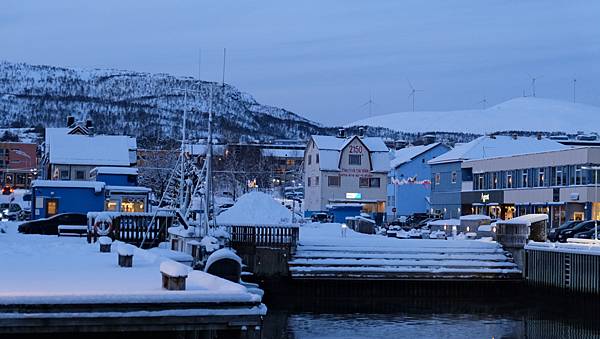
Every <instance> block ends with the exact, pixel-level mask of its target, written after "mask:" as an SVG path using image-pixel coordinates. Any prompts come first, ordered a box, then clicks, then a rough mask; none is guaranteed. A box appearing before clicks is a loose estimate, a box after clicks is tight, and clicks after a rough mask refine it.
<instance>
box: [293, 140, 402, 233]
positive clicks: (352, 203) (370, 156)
mask: <svg viewBox="0 0 600 339" xmlns="http://www.w3.org/2000/svg"><path fill="white" fill-rule="evenodd" d="M344 134H345V132H344ZM344 134H341V135H340V136H339V137H333V136H322V135H313V136H312V137H311V138H310V140H309V141H308V144H307V146H306V150H305V152H304V187H305V193H304V194H305V199H304V204H305V206H304V207H305V215H306V216H310V215H312V214H313V213H316V212H323V211H329V212H332V213H333V214H334V216H335V221H337V222H343V221H344V218H345V216H353V215H357V214H360V212H361V211H362V212H365V213H369V214H371V215H373V216H374V217H375V218H376V219H377V221H378V222H381V220H382V219H383V215H384V214H385V202H386V187H385V183H386V179H387V174H388V172H389V168H390V154H389V149H388V148H387V146H386V145H385V144H384V142H383V139H381V138H373V137H359V136H351V137H346V136H345V135H344Z"/></svg>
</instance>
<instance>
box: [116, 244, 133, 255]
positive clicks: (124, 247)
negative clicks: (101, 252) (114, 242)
mask: <svg viewBox="0 0 600 339" xmlns="http://www.w3.org/2000/svg"><path fill="white" fill-rule="evenodd" d="M117 253H119V255H122V256H132V255H133V246H132V245H129V244H120V245H119V247H118V249H117Z"/></svg>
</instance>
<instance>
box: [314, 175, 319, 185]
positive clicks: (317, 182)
mask: <svg viewBox="0 0 600 339" xmlns="http://www.w3.org/2000/svg"><path fill="white" fill-rule="evenodd" d="M315 186H319V177H315Z"/></svg>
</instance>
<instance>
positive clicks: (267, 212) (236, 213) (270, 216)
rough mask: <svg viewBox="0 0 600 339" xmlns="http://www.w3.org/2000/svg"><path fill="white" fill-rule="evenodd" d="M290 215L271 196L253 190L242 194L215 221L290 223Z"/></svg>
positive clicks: (224, 222)
mask: <svg viewBox="0 0 600 339" xmlns="http://www.w3.org/2000/svg"><path fill="white" fill-rule="evenodd" d="M291 217H292V212H291V211H290V210H288V209H287V208H285V207H284V206H283V205H281V204H280V203H278V202H277V201H276V200H275V199H273V197H271V196H270V195H268V194H265V193H262V192H256V191H254V192H250V193H247V194H244V195H243V196H241V197H240V198H239V199H238V201H237V202H236V203H235V205H233V207H231V208H230V209H228V210H227V211H225V212H223V213H221V214H220V215H218V216H217V223H218V224H221V225H230V224H239V225H247V224H263V225H274V224H281V223H290V222H291Z"/></svg>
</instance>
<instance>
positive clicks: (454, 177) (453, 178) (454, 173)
mask: <svg viewBox="0 0 600 339" xmlns="http://www.w3.org/2000/svg"><path fill="white" fill-rule="evenodd" d="M452 183H453V184H456V172H452Z"/></svg>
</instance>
